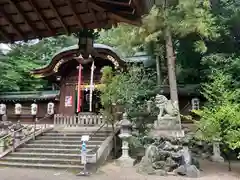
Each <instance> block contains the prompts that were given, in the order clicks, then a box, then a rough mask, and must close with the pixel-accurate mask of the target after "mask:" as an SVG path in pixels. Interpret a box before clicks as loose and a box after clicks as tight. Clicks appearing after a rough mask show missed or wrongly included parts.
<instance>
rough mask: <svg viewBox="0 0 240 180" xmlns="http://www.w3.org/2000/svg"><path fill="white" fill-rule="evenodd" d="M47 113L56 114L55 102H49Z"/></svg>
mask: <svg viewBox="0 0 240 180" xmlns="http://www.w3.org/2000/svg"><path fill="white" fill-rule="evenodd" d="M47 114H48V115H53V114H54V103H52V102H49V103H48V106H47Z"/></svg>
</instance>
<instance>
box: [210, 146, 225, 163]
mask: <svg viewBox="0 0 240 180" xmlns="http://www.w3.org/2000/svg"><path fill="white" fill-rule="evenodd" d="M211 160H212V161H213V162H224V158H223V157H222V156H221V153H220V147H219V143H213V156H211Z"/></svg>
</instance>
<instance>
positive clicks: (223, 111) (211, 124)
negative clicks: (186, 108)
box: [196, 71, 240, 170]
mask: <svg viewBox="0 0 240 180" xmlns="http://www.w3.org/2000/svg"><path fill="white" fill-rule="evenodd" d="M232 81H233V80H232V78H231V76H230V75H225V74H224V73H223V72H221V71H214V73H212V74H211V75H210V79H209V83H205V84H203V92H202V93H203V95H204V97H205V98H206V99H207V103H206V104H205V106H204V107H203V109H202V110H200V111H196V113H197V114H198V115H200V117H201V119H200V121H199V122H198V123H197V125H198V131H197V133H196V135H197V137H198V138H200V139H202V140H205V141H209V142H219V143H220V144H221V146H222V147H224V148H223V149H222V150H223V152H225V154H226V153H227V151H229V150H235V149H237V148H240V143H239V139H240V102H239V99H240V91H239V89H233V86H232ZM226 157H227V158H228V156H226ZM228 160H229V158H228ZM229 170H231V167H230V160H229Z"/></svg>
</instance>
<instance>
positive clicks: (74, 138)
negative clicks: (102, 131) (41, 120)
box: [37, 136, 106, 141]
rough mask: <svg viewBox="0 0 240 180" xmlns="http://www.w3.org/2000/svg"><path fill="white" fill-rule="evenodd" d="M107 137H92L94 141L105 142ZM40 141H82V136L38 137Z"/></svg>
mask: <svg viewBox="0 0 240 180" xmlns="http://www.w3.org/2000/svg"><path fill="white" fill-rule="evenodd" d="M105 138H106V137H102V136H99V137H95V136H94V137H92V138H91V140H93V141H99V140H100V141H103V140H105ZM38 139H44V140H78V141H81V136H79V137H76V136H39V137H37V140H38Z"/></svg>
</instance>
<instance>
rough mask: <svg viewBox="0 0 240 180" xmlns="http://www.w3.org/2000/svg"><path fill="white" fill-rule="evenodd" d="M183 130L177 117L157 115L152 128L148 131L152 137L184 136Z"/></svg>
mask: <svg viewBox="0 0 240 180" xmlns="http://www.w3.org/2000/svg"><path fill="white" fill-rule="evenodd" d="M184 135H185V134H184V131H183V130H182V129H181V125H180V124H179V123H178V120H177V117H171V116H164V117H158V120H156V121H155V122H154V128H153V129H152V130H151V132H150V136H153V137H155V138H156V137H176V138H181V137H184Z"/></svg>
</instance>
